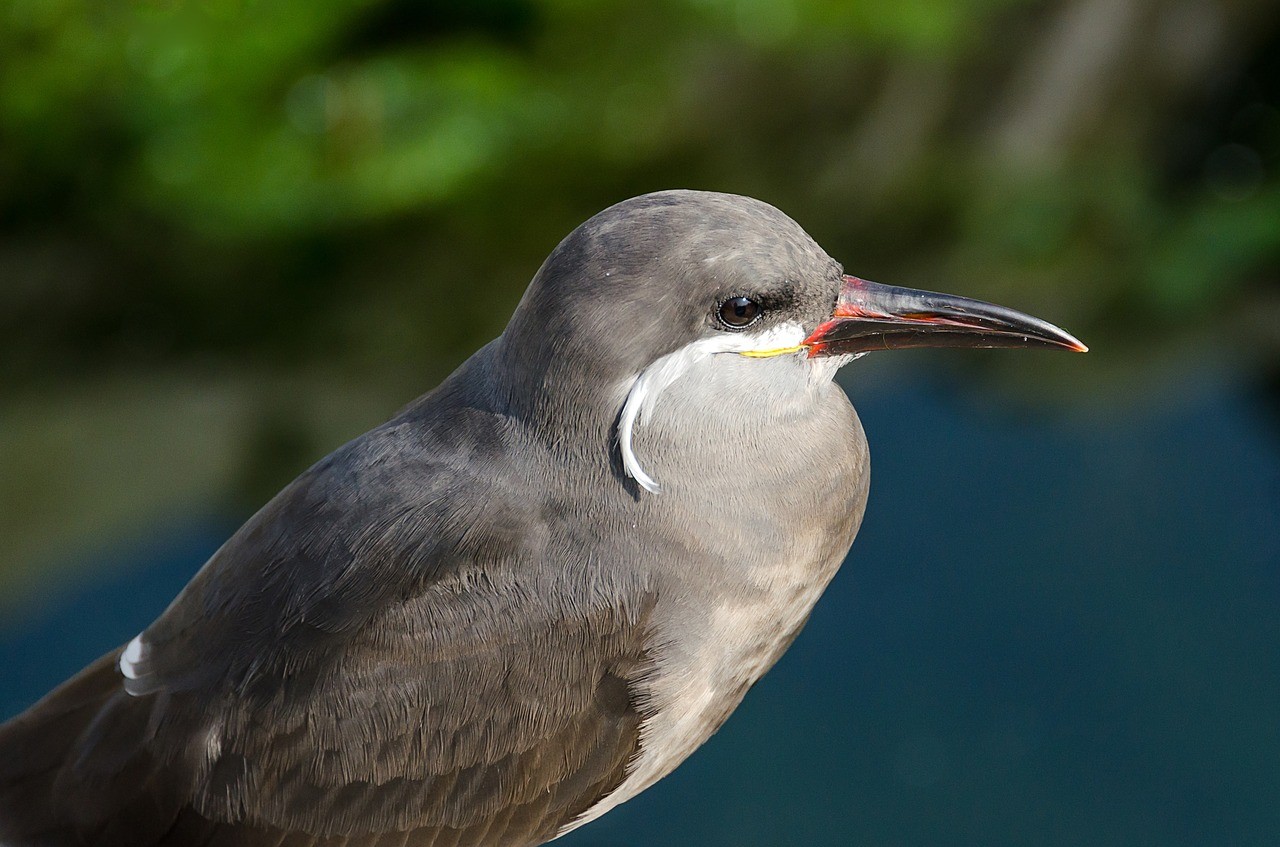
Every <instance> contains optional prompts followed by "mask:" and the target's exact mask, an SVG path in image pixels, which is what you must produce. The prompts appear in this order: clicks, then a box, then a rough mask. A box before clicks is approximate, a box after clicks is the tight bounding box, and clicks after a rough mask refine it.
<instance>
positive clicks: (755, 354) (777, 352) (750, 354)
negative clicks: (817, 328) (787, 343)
mask: <svg viewBox="0 0 1280 847" xmlns="http://www.w3.org/2000/svg"><path fill="white" fill-rule="evenodd" d="M803 349H804V345H803V344H797V345H796V346H795V347H775V348H774V349H772V350H743V351H742V352H741V353H739V355H741V356H746V357H747V358H749V359H770V358H772V357H774V356H785V355H786V354H788V353H799V352H800V351H801V350H803Z"/></svg>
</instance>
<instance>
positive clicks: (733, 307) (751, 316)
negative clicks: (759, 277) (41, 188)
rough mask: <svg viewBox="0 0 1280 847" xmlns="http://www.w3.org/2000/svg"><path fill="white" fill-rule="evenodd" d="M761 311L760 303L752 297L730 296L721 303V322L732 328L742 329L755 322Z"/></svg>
mask: <svg viewBox="0 0 1280 847" xmlns="http://www.w3.org/2000/svg"><path fill="white" fill-rule="evenodd" d="M761 311H762V310H761V309H760V304H759V303H757V302H756V301H754V300H752V299H751V298H750V297H730V298H729V299H728V300H726V301H724V302H723V303H721V304H720V312H719V315H720V322H721V323H723V324H724V325H725V326H727V327H729V328H731V329H742V328H744V327H748V326H751V324H753V323H755V322H756V321H757V320H758V319H759V318H760V314H761Z"/></svg>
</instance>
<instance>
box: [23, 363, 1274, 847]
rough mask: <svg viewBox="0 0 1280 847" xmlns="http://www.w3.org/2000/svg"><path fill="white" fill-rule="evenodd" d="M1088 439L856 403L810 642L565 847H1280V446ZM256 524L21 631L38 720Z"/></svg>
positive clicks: (954, 406)
mask: <svg viewBox="0 0 1280 847" xmlns="http://www.w3.org/2000/svg"><path fill="white" fill-rule="evenodd" d="M1191 382H1192V384H1190V385H1184V386H1182V388H1181V389H1180V391H1179V393H1178V399H1177V400H1175V401H1151V402H1150V403H1148V402H1145V401H1141V402H1134V403H1133V404H1132V407H1131V408H1130V409H1129V410H1128V411H1126V412H1124V413H1105V412H1102V411H1097V412H1092V413H1085V414H1083V415H1080V416H1076V417H1073V418H1071V419H1069V420H1051V419H1044V418H1037V417H1026V418H1019V417H1017V416H1011V415H1010V413H1009V412H1008V410H1007V408H1004V407H1001V408H1000V409H998V410H989V409H986V408H984V406H983V405H982V404H981V402H980V401H978V400H975V399H974V398H973V397H972V396H971V395H967V394H966V393H965V392H962V391H955V392H953V391H951V390H950V389H949V388H948V387H947V386H945V385H942V384H937V383H934V384H929V383H925V382H922V381H919V380H913V381H912V383H911V385H910V386H909V387H907V388H895V389H894V390H893V391H889V390H887V389H885V388H879V389H875V390H871V391H870V392H868V393H866V395H865V396H862V395H860V394H859V392H857V391H856V390H855V392H854V394H855V400H856V402H857V405H858V407H859V410H860V411H861V413H862V417H863V421H864V424H865V426H866V429H867V432H868V436H869V438H870V440H871V444H872V452H873V472H872V479H873V482H872V500H871V505H870V508H869V509H868V512H867V517H866V520H865V523H864V525H863V530H862V533H861V534H860V535H859V537H858V540H857V542H856V543H855V544H854V548H853V552H852V554H851V555H850V559H849V561H848V563H847V564H846V566H845V568H844V569H843V570H842V572H841V573H840V575H839V576H838V577H837V578H836V580H835V582H834V584H833V585H832V587H831V589H830V590H829V591H828V592H827V594H826V596H825V597H824V598H823V600H822V602H821V603H820V604H819V606H818V608H817V610H816V612H815V613H814V616H813V619H812V622H811V623H810V625H809V627H808V629H807V630H806V631H805V633H804V634H803V636H802V637H801V638H800V639H799V640H798V641H797V642H796V644H795V646H794V647H793V648H792V649H791V651H790V652H789V653H788V654H787V656H786V657H785V658H784V659H783V660H782V662H781V663H780V664H779V665H778V667H777V668H776V669H775V670H774V671H773V672H772V673H771V674H770V675H769V676H768V677H767V678H766V679H765V680H764V681H763V682H761V683H760V684H759V685H758V686H757V687H756V689H755V690H754V691H752V693H751V694H750V695H749V696H748V698H747V700H746V702H745V703H744V704H743V706H742V708H741V709H739V711H738V712H737V714H736V715H735V716H734V717H733V718H732V719H731V720H730V722H729V723H728V725H727V726H726V727H725V728H724V729H723V730H722V731H721V732H720V733H719V734H718V735H717V736H716V737H715V738H714V739H712V741H711V742H710V743H708V744H707V745H706V746H705V747H704V748H703V749H702V750H701V751H699V752H698V753H697V754H696V755H695V756H694V757H693V758H692V759H691V760H690V761H689V762H688V763H687V764H685V765H684V766H683V767H682V768H681V769H680V770H679V771H677V772H676V773H675V774H674V775H673V776H671V777H669V778H668V779H666V780H664V781H663V782H662V783H660V784H659V785H658V786H656V787H655V788H653V789H651V790H650V791H649V792H647V793H646V794H644V795H642V796H641V797H640V798H638V799H636V800H634V801H632V802H631V803H628V804H627V805H625V806H623V807H622V808H620V809H618V810H617V811H615V812H612V813H610V814H609V815H608V816H606V817H605V818H604V819H602V820H601V821H599V822H597V823H595V824H592V825H591V826H589V827H587V828H585V829H584V830H580V831H579V832H577V833H575V834H573V835H571V836H569V837H568V838H566V839H564V840H563V841H562V842H560V843H563V844H565V845H566V847H640V845H646V846H648V845H661V846H662V847H667V845H709V846H711V847H715V846H717V845H723V847H753V845H769V847H774V845H786V846H787V847H789V846H790V845H808V847H822V846H823V845H850V844H875V845H935V844H938V845H970V844H971V845H1006V844H1007V845H1028V844H1035V845H1073V847H1074V845H1082V844H1089V845H1107V844H1115V845H1135V844H1152V845H1208V844H1258V845H1263V844H1275V843H1280V446H1278V445H1280V441H1278V440H1277V433H1276V431H1275V430H1274V428H1273V423H1274V422H1273V421H1272V420H1270V419H1268V417H1267V416H1266V414H1264V411H1263V409H1262V408H1261V406H1260V404H1259V403H1258V402H1257V401H1256V400H1255V399H1254V398H1252V397H1251V396H1250V394H1249V393H1248V392H1247V391H1246V390H1245V389H1244V388H1243V387H1241V386H1240V385H1237V384H1234V383H1232V382H1230V381H1229V380H1227V379H1226V378H1224V377H1222V376H1220V375H1213V374H1208V375H1205V376H1202V377H1200V378H1196V379H1193V380H1192V381H1191ZM229 529H230V527H228V526H225V525H222V524H221V523H220V522H218V521H216V520H213V519H210V520H207V521H195V522H192V523H188V524H186V525H173V526H170V527H168V528H166V529H163V530H161V531H160V532H159V533H158V534H156V535H153V536H152V537H150V538H149V539H147V540H146V541H142V542H138V543H136V544H132V545H123V546H121V547H119V548H117V549H116V550H115V551H114V552H112V553H111V554H109V555H107V554H102V555H99V556H97V557H96V558H97V559H99V561H94V562H93V563H92V564H91V566H88V567H86V568H85V569H84V570H83V573H84V574H85V576H84V578H83V581H82V582H81V583H79V584H76V585H72V586H67V587H65V588H64V589H62V590H61V591H60V592H59V593H57V594H55V595H53V596H51V597H50V598H49V600H48V602H47V603H46V604H45V605H44V606H43V607H42V608H41V609H40V610H39V611H38V612H36V613H34V614H33V615H32V616H31V617H29V618H28V619H25V620H23V621H19V622H17V623H16V624H13V625H11V626H10V627H9V628H8V629H7V630H0V667H3V672H2V673H3V677H2V679H3V685H4V687H3V691H0V712H3V713H4V714H6V715H7V714H11V713H13V712H16V711H18V710H19V709H20V708H22V707H23V706H24V705H26V704H28V703H30V702H32V701H33V700H34V699H36V698H37V697H38V696H39V695H40V694H42V693H43V692H44V691H45V690H47V689H48V688H49V687H51V686H52V685H54V684H56V683H57V682H58V681H60V680H61V679H62V678H64V677H65V676H67V675H68V674H70V673H72V672H73V671H75V670H76V669H77V668H79V667H80V666H81V665H83V664H84V663H85V662H87V661H89V660H90V659H92V658H94V657H95V656H97V655H98V654H100V653H101V652H103V651H104V650H106V649H108V648H110V647H112V646H114V645H116V644H119V643H121V642H123V641H124V640H126V639H127V638H129V637H131V636H132V635H133V634H134V633H136V632H137V631H138V630H139V629H141V628H142V627H143V626H144V625H145V624H146V623H147V622H148V621H149V620H150V619H151V618H152V617H154V616H155V615H156V614H157V613H159V612H160V611H161V610H162V609H163V607H164V606H165V605H166V604H167V602H168V601H169V599H170V598H172V596H173V595H174V593H175V592H176V591H177V590H178V589H179V588H180V587H181V585H182V584H183V583H184V582H185V581H186V579H188V578H189V576H190V575H191V573H192V572H193V571H194V570H195V568H196V567H197V566H198V565H199V564H200V562H201V561H202V560H203V559H204V558H205V557H206V556H207V555H208V554H209V553H210V552H211V551H212V550H213V549H214V547H216V546H217V544H218V543H220V542H221V541H222V539H223V538H224V537H225V535H226V534H227V532H228V531H229Z"/></svg>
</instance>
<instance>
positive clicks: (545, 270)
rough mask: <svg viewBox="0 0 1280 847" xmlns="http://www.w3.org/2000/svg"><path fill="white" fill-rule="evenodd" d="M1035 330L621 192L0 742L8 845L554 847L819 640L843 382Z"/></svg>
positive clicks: (704, 201) (859, 491)
mask: <svg viewBox="0 0 1280 847" xmlns="http://www.w3.org/2000/svg"><path fill="white" fill-rule="evenodd" d="M909 347H1015V348H1016V347H1044V348H1057V349H1065V350H1073V351H1081V352H1083V351H1084V350H1085V349H1086V348H1085V346H1084V345H1083V344H1081V343H1080V342H1079V341H1078V340H1077V339H1076V338H1074V337H1073V336H1071V335H1070V334H1068V333H1067V332H1065V331H1063V330H1061V329H1059V328H1057V327H1055V326H1053V325H1051V324H1049V323H1046V322H1045V321H1042V320H1039V319H1037V318H1034V317H1031V316H1029V315H1026V314H1023V313H1020V312H1017V311H1014V310H1012V309H1008V308H1004V307H1001V306H997V305H993V304H989V303H984V302H981V301H977V300H972V299H968V298H964V297H959V296H952V295H945V294H938V293H933V292H927V291H921V290H916V289H908V288H900V287H894V286H889V285H882V284H878V283H875V282H871V281H868V280H863V279H860V278H857V277H854V276H851V275H847V274H845V272H844V270H843V268H842V266H841V265H840V264H839V263H838V262H836V261H835V260H834V259H832V258H831V257H830V256H828V255H827V253H826V252H824V251H823V250H822V248H820V247H819V246H818V245H817V244H816V243H815V242H814V241H813V239H812V238H810V237H809V235H808V234H807V233H806V232H805V231H804V230H803V229H802V228H801V226H800V225H799V224H797V223H796V222H795V221H793V220H792V219H791V218H790V217H788V216H787V215H785V214H784V213H783V212H781V211H779V210H778V209H776V208H775V207H773V206H771V205H769V204H767V203H764V202H762V201H759V200H755V199H751V198H748V197H743V196H737V195H730V194H721V193H715V192H702V191H688V190H672V191H660V192H656V193H651V194H646V195H643V196H639V197H635V198H631V199H628V200H624V201H622V202H620V203H617V204H616V205H613V206H611V207H609V208H608V209H605V210H604V211H602V212H600V213H599V214H597V215H595V216H594V217H592V218H590V219H589V220H587V221H586V222H585V223H583V224H581V225H580V226H579V227H577V228H576V229H575V230H574V231H573V232H571V233H570V234H569V235H568V236H567V237H565V238H564V240H563V241H561V242H560V243H559V244H558V245H557V246H556V247H555V248H554V249H553V250H552V252H551V253H550V255H549V256H548V257H547V259H546V260H545V261H544V263H543V264H542V266H541V267H540V268H539V269H538V270H537V272H536V274H535V275H534V276H533V279H532V281H531V283H530V284H529V286H528V288H527V290H526V291H525V293H524V296H523V298H522V299H521V300H520V302H519V304H518V305H517V307H516V309H515V311H514V313H513V315H512V317H511V319H510V322H509V323H508V325H507V326H506V328H505V330H504V331H503V332H502V333H501V335H500V336H499V337H498V338H496V339H495V340H493V341H491V342H490V343H488V344H486V345H485V346H483V347H482V348H480V349H479V350H478V351H477V352H475V353H474V354H473V355H472V356H471V357H470V358H469V359H467V360H466V361H465V362H464V363H463V364H462V365H461V366H459V367H458V369H457V370H456V371H455V372H454V373H452V374H451V375H450V376H448V377H447V378H445V379H444V380H443V381H442V382H441V383H440V384H439V385H438V386H437V387H436V388H435V389H434V390H432V391H430V392H428V393H427V394H425V395H423V396H422V397H420V398H418V399H417V400H415V401H413V402H411V403H410V404H409V405H408V406H406V407H405V408H404V409H403V410H401V411H400V412H399V413H398V414H396V415H395V416H394V417H392V418H391V419H390V420H388V421H387V422H386V423H383V424H382V425H380V426H378V427H376V428H374V429H373V430H371V431H369V432H367V433H365V434H364V435H361V436H360V437H358V438H356V439H354V440H353V441H351V442H349V443H347V444H346V445H344V446H342V447H340V448H338V449H337V450H336V451H334V452H333V453H331V454H330V455H328V456H327V457H325V458H323V459H320V460H319V461H318V462H317V463H316V464H315V465H313V466H312V467H310V468H309V469H307V470H306V471H305V472H303V473H302V474H301V475H300V476H298V477H297V479H295V480H294V481H293V482H291V483H290V484H289V485H287V486H286V487H285V488H284V489H283V490H282V491H280V492H279V494H277V495H276V496H275V497H274V498H273V499H271V500H270V501H269V502H268V503H267V504H266V505H265V506H263V507H262V509H261V510H260V511H258V512H257V513H256V514H255V515H253V516H252V517H251V518H250V519H249V520H248V521H247V522H246V523H245V524H244V525H243V526H242V527H241V528H240V529H239V530H238V531H236V532H235V533H234V534H233V535H232V536H231V537H230V538H229V539H228V540H227V541H226V543H225V544H223V546H222V547H221V548H219V549H218V550H217V551H216V552H215V553H214V554H213V555H212V557H211V558H210V559H209V560H208V561H207V562H206V563H205V564H204V565H203V567H202V568H201V569H200V570H199V571H198V573H197V574H196V575H195V576H194V577H193V578H192V580H191V581H190V583H189V584H188V585H187V586H186V587H185V588H184V589H183V590H182V591H181V592H180V593H179V594H178V596H177V597H176V599H174V600H173V602H172V604H171V605H170V606H169V607H168V608H167V609H166V610H165V611H164V612H163V613H162V614H161V615H160V616H159V617H158V618H157V619H156V620H155V621H154V622H152V623H151V624H150V625H149V626H147V627H146V629H144V630H143V631H142V632H141V633H140V634H139V635H138V636H137V637H135V638H133V639H132V640H131V641H129V642H128V643H127V644H125V645H122V646H121V647H119V648H117V649H115V650H113V651H111V652H109V653H107V654H106V655H104V656H102V657H101V658H100V659H98V660H97V661H95V662H93V663H92V664H90V665H89V666H88V667H86V668H84V669H83V670H82V671H81V672H79V673H78V674H77V675H75V676H74V677H72V678H71V679H70V680H68V681H66V682H65V683H63V684H62V685H61V686H59V687H58V688H56V689H54V690H53V691H52V692H51V693H49V694H48V695H46V696H45V697H44V698H43V699H41V700H40V701H39V702H37V703H36V704H35V705H33V706H32V707H30V708H29V709H28V710H27V711H25V712H23V713H21V714H19V715H18V716H17V717H14V718H12V719H11V720H9V721H8V722H7V723H5V724H3V726H0V844H3V845H5V847H69V846H70V845H107V847H111V846H112V845H117V846H118V847H125V846H126V845H127V846H128V847H176V845H183V847H265V846H266V845H273V847H275V846H277V845H289V847H304V846H305V845H325V847H337V845H344V847H373V846H374V845H378V847H387V846H388V845H397V846H398V847H405V845H411V846H412V847H533V845H538V844H543V843H546V842H547V841H550V840H553V839H555V838H557V837H559V836H561V835H563V834H565V833H567V832H569V831H571V830H574V829H576V828H577V827H579V826H582V825H584V824H586V823H588V822H590V821H592V820H594V819H596V818H598V817H600V816H601V815H603V814H605V813H606V812H608V811H609V810H610V809H613V808H614V807H616V806H618V805H619V804H620V803H623V802H625V801H627V800H629V799H630V798H632V797H634V796H636V795H637V794H638V793H640V792H641V791H644V790H645V789H646V788H648V787H649V786H651V785H653V784H654V783H655V782H657V781H658V780H659V779H661V778H662V777H664V776H665V775H667V774H669V773H670V772H671V771H672V770H673V769H674V768H675V767H676V766H677V765H679V764H680V763H681V762H682V761H683V760H684V759H685V758H686V757H688V756H689V755H690V754H691V753H692V752H693V751H694V750H695V749H696V748H698V746H699V745H701V744H702V743H703V742H704V741H706V740H707V739H708V738H709V737H710V736H711V735H712V734H713V733H714V732H715V731H716V730H717V729H718V728H719V727H720V726H721V725H722V724H723V723H724V721H725V720H726V719H727V718H728V717H729V715H730V714H731V713H732V712H733V711H734V709H735V708H736V707H737V706H738V704H739V703H740V701H741V700H742V699H743V697H744V696H745V695H746V693H747V691H748V689H750V688H751V687H752V685H753V684H754V683H756V682H757V681H758V680H759V679H760V678H761V676H762V675H763V674H764V673H765V672H766V671H767V670H768V669H769V668H770V667H771V666H772V665H773V664H774V663H775V662H776V661H777V660H778V658H779V657H780V656H781V655H782V653H783V652H784V651H785V650H786V649H787V648H788V646H789V645H790V644H791V642H792V641H793V640H794V639H795V638H796V636H797V635H798V634H799V632H800V630H801V628H802V627H803V626H804V624H805V622H806V620H807V619H808V617H809V614H810V612H811V610H812V609H813V607H814V604H815V603H816V602H817V600H818V598H819V596H820V595H821V594H822V593H823V590H824V589H825V588H826V586H827V584H828V583H829V582H830V581H831V579H832V577H833V576H834V575H835V573H836V571H837V569H838V568H839V567H840V565H841V563H842V562H843V561H844V559H845V557H846V554H847V553H848V551H849V549H850V546H851V545H852V543H853V540H854V536H855V534H856V533H857V531H858V528H859V525H860V523H861V521H862V516H863V511H864V509H865V506H866V502H867V493H868V483H869V462H868V453H867V441H866V437H865V435H864V432H863V429H862V426H861V424H860V422H859V419H858V417H857V414H856V413H855V411H854V409H853V407H852V405H851V404H850V402H849V400H848V397H847V395H846V394H845V392H844V390H843V389H842V388H841V387H840V385H839V384H838V383H836V382H835V381H834V376H835V374H836V372H837V371H838V370H839V369H840V368H841V367H842V366H844V365H845V364H847V363H848V362H850V361H852V360H853V359H855V358H857V357H859V356H860V355H862V354H865V353H867V352H870V351H873V350H885V349H898V348H909Z"/></svg>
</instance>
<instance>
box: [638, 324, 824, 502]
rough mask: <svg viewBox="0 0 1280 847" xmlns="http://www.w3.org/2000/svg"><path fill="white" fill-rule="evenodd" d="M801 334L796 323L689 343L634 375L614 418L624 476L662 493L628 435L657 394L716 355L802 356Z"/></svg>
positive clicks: (646, 412) (802, 335)
mask: <svg viewBox="0 0 1280 847" xmlns="http://www.w3.org/2000/svg"><path fill="white" fill-rule="evenodd" d="M805 335H806V333H805V331H804V327H802V326H800V324H797V323H785V324H779V325H778V326H775V327H773V328H772V329H768V330H765V331H764V332H757V333H748V332H737V333H730V332H725V333H720V334H718V335H714V336H711V337H710V338H699V339H698V340H697V341H692V342H690V343H688V344H686V345H685V346H683V347H681V348H680V349H679V350H676V351H675V352H674V353H668V354H667V355H665V356H663V357H662V358H660V359H658V360H657V361H656V362H654V363H653V364H651V365H649V367H647V368H645V369H644V370H643V371H641V372H640V373H639V374H637V375H636V376H635V377H634V378H633V380H632V382H631V386H630V388H629V389H628V390H627V399H626V402H624V403H623V404H622V414H621V416H620V417H619V419H618V448H619V450H620V451H621V453H622V467H623V469H624V470H625V471H626V474H627V476H629V477H631V478H632V479H634V480H635V481H636V482H637V483H639V485H640V487H641V488H643V489H644V490H645V491H649V492H652V493H654V494H657V493H658V492H660V491H661V490H662V486H661V485H659V484H658V481H657V480H655V479H654V478H653V477H651V476H650V475H649V474H647V473H645V470H644V468H642V467H640V460H639V459H637V458H636V454H635V450H634V449H633V448H632V434H633V432H634V431H635V428H636V427H637V426H638V425H639V424H640V423H642V422H643V420H644V418H645V417H647V416H648V415H650V414H652V412H653V407H654V404H655V403H656V401H657V399H658V395H660V394H661V393H662V392H663V390H664V389H666V388H667V387H668V386H670V385H671V384H672V383H674V382H675V381H676V380H678V379H679V378H680V377H681V376H682V375H683V374H684V373H685V372H686V371H688V370H689V368H690V367H692V366H693V365H694V364H695V363H697V362H701V361H703V360H705V359H707V358H709V357H711V356H714V355H715V354H717V353H737V354H740V355H741V354H746V355H751V354H756V355H757V356H760V355H765V356H768V355H775V354H776V355H785V354H787V353H790V354H793V355H804V353H803V351H802V350H797V349H796V348H799V347H800V343H801V342H802V341H804V339H805Z"/></svg>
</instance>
